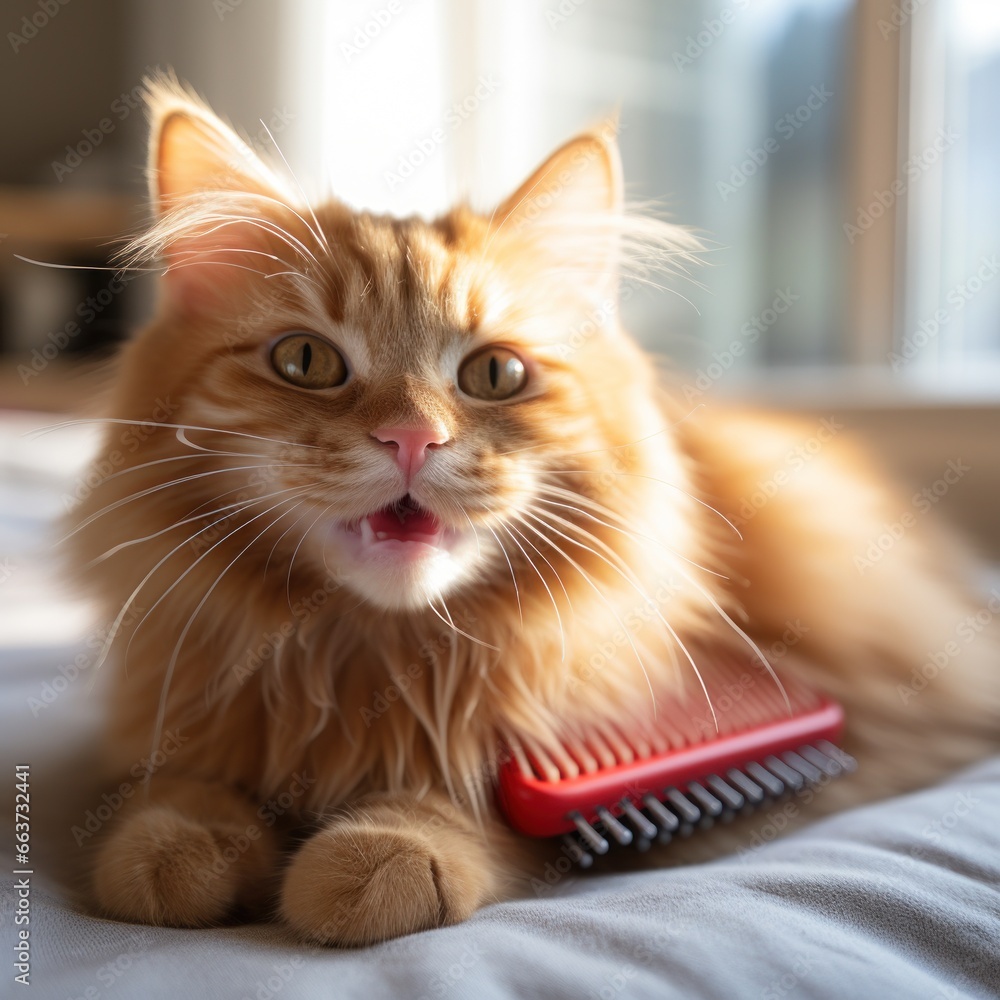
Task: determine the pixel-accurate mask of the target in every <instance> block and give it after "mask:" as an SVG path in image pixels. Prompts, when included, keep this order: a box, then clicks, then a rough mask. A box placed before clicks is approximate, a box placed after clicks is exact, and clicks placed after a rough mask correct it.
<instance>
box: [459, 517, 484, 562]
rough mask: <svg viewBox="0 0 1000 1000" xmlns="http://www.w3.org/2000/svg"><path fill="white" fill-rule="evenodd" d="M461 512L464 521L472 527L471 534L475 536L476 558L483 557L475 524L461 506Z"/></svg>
mask: <svg viewBox="0 0 1000 1000" xmlns="http://www.w3.org/2000/svg"><path fill="white" fill-rule="evenodd" d="M462 514H463V515H464V516H465V519H466V521H468V522H469V527H470V528H472V533H473V535H475V536H476V558H477V559H482V558H483V548H482V546H481V545H480V544H479V532H478V531H476V526H475V525H474V524H473V523H472V518H471V517H469V512H468V511H467V510H465V509H464V508H463V510H462Z"/></svg>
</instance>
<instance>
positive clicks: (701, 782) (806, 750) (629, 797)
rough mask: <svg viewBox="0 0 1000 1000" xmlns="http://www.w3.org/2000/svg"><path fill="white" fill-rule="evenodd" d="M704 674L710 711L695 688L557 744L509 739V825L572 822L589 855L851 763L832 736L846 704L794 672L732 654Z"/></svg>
mask: <svg viewBox="0 0 1000 1000" xmlns="http://www.w3.org/2000/svg"><path fill="white" fill-rule="evenodd" d="M706 686H707V688H708V695H709V697H710V700H711V703H712V705H713V706H714V709H715V711H714V715H713V714H712V712H711V710H710V709H708V703H709V700H708V699H706V697H705V693H704V692H703V691H701V689H700V688H698V689H697V692H694V691H692V692H689V693H686V694H682V695H680V696H678V695H676V694H672V695H671V697H670V699H669V700H666V699H662V698H661V699H659V700H658V705H657V714H656V717H655V718H648V719H647V718H641V719H636V718H630V719H628V720H625V721H624V722H620V723H618V724H616V723H614V722H606V723H602V724H601V725H600V726H597V727H594V728H592V729H589V730H587V731H585V732H584V731H579V732H576V733H570V734H568V735H566V736H564V738H563V743H562V745H561V746H559V747H557V748H555V749H552V748H548V749H546V748H543V747H542V746H541V745H540V744H538V743H536V742H535V741H532V740H529V739H522V740H521V741H520V742H517V741H514V740H511V741H509V749H510V758H509V760H508V761H507V763H505V764H504V766H503V767H502V768H501V770H500V774H499V799H500V805H501V808H502V809H503V811H504V813H505V814H506V816H507V818H508V820H509V822H510V824H511V826H513V827H514V828H515V829H516V830H518V831H520V832H521V833H525V834H528V835H529V836H534V837H552V836H556V835H558V834H567V833H569V834H572V836H571V837H569V838H568V839H567V843H568V845H569V846H570V847H571V853H572V855H573V857H574V858H575V859H576V860H577V861H578V862H580V863H581V864H583V865H584V866H587V865H589V864H590V863H591V862H592V861H593V858H592V856H591V853H590V852H593V853H596V854H604V853H606V852H607V850H608V847H609V839H610V840H611V841H615V842H617V843H619V844H632V845H634V846H636V847H639V848H640V849H645V848H647V847H649V845H650V844H651V843H652V842H653V841H659V842H661V843H662V842H665V841H669V840H670V839H671V838H672V837H673V836H675V835H678V834H679V835H686V834H688V833H690V832H692V830H694V829H695V827H701V828H706V827H708V826H711V825H712V824H713V823H714V822H715V821H716V820H723V821H725V820H728V819H731V818H732V817H733V816H734V815H736V814H737V813H743V812H747V811H750V810H752V809H754V808H757V807H759V806H760V805H761V804H763V803H764V802H767V801H773V800H774V799H776V798H779V797H781V796H782V795H784V794H786V793H787V792H794V791H798V790H799V789H801V788H803V787H805V786H806V785H815V784H820V783H823V782H825V781H827V780H829V779H830V778H834V777H837V776H839V775H841V774H843V773H845V772H848V771H852V770H854V768H855V766H856V765H855V762H854V760H853V758H851V757H850V756H849V755H848V754H846V753H844V751H843V750H841V749H839V748H838V747H837V746H836V745H835V743H834V741H836V740H837V738H838V737H839V735H840V732H841V730H842V729H843V725H844V712H843V709H842V708H841V707H840V705H839V704H837V702H835V701H833V700H832V699H830V698H827V697H825V696H823V695H820V694H819V693H817V692H816V691H814V690H812V689H811V688H809V687H806V686H805V685H803V684H801V683H799V682H796V681H794V680H785V681H784V683H783V687H784V690H783V691H782V689H781V687H779V685H778V684H777V683H776V682H775V681H774V679H773V678H772V677H770V676H769V675H768V674H767V673H765V672H764V671H763V668H762V667H760V666H759V665H757V664H750V663H747V662H745V661H740V660H737V659H735V658H734V659H731V660H722V661H718V662H714V663H713V665H712V671H711V677H710V678H708V677H706ZM786 696H787V700H786Z"/></svg>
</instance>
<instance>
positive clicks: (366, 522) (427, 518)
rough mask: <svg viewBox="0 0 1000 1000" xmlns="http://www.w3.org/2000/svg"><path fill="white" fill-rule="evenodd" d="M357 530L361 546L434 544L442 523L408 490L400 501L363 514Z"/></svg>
mask: <svg viewBox="0 0 1000 1000" xmlns="http://www.w3.org/2000/svg"><path fill="white" fill-rule="evenodd" d="M357 530H358V531H359V532H360V533H361V541H362V544H364V545H380V544H382V543H385V542H402V543H414V542H416V543H418V544H421V545H433V546H434V547H437V546H438V545H439V543H440V542H441V537H442V535H443V530H442V527H441V522H440V521H439V520H438V519H437V518H436V517H435V516H434V515H433V514H432V513H431V512H430V511H429V510H426V509H425V508H423V507H421V506H420V504H419V503H417V501H416V500H414V499H413V497H411V496H410V494H409V493H407V494H406V496H405V497H403V498H402V500H397V501H396V502H395V503H391V504H388V505H387V506H385V507H382V508H381V509H380V510H376V511H374V512H373V513H371V514H369V515H368V516H367V517H363V518H362V519H361V520H360V521H359V522H358V529H357Z"/></svg>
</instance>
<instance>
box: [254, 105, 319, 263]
mask: <svg viewBox="0 0 1000 1000" xmlns="http://www.w3.org/2000/svg"><path fill="white" fill-rule="evenodd" d="M260 123H261V125H262V126H263V127H264V131H265V132H266V133H267V137H268V139H270V140H271V145H272V146H274V150H275V152H276V153H277V154H278V156H280V157H281V162H282V163H284V165H285V169H286V170H287V171H288V175H289V177H291V178H292V180H293V181H294V182H295V186H296V187H297V188H298V189H299V194H300V195H301V197H302V203H303V204H304V205H305V206H306V210H307V211H308V212H309V217H310V218H311V219H312V221H313V225H312V226H310V225H309V223H308V222H306V220H305V219H303V218H302V216H301V215H300V214H299V213H298V212H296V211H295V209H290V210H291V212H292V214H293V215H294V216H295V217H296V218H297V219H298V220H299V222H301V223H302V224H303V225H304V226H305V227H306V229H308V230H309V232H311V233H312V235H313V238H314V239H315V240H316V242H317V243H319V244H321V246H322V247H323V248H324V249H325V250H326V252H327V253H328V254H329V255H330V259H331V260H334V259H335V254H334V252H333V247H331V246H330V241H329V240H328V239H327V237H326V233H324V232H323V227H322V226H321V225H320V224H319V219H317V218H316V212H315V211H314V210H313V207H312V204H311V203H310V201H309V199H308V198H307V197H306V193H305V191H304V190H303V188H302V185H301V184H300V183H299V179H298V177H296V176H295V172H294V171H293V170H292V168H291V166H290V165H289V163H288V160H287V159H286V158H285V154H284V153H283V152H282V150H281V147H280V146H279V145H278V141H277V140H276V139H275V138H274V136H273V135H272V134H271V130H270V128H268V126H267V123H266V122H265V121H264V120H263V119H261V120H260Z"/></svg>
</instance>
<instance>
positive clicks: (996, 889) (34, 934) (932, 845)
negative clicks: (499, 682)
mask: <svg viewBox="0 0 1000 1000" xmlns="http://www.w3.org/2000/svg"><path fill="white" fill-rule="evenodd" d="M4 868H5V869H6V870H7V871H10V865H9V858H7V859H5V864H4ZM5 883H6V884H5V887H4V894H3V909H4V919H3V927H4V945H3V947H4V954H5V961H4V963H3V965H4V969H3V976H4V979H5V982H4V983H3V987H2V990H0V994H2V995H3V996H8V995H9V996H15V995H19V991H20V989H21V988H20V987H18V986H15V985H14V984H13V982H12V980H13V975H14V972H13V970H12V964H11V955H12V952H13V936H14V924H13V912H12V911H13V909H14V907H15V905H16V899H17V896H16V894H15V892H14V889H13V880H12V879H9V878H8V879H6V880H5ZM30 898H31V911H30V919H31V923H30V927H31V939H30V940H31V949H30V950H31V973H30V982H31V986H30V988H29V989H27V990H24V992H23V995H25V996H31V997H38V998H46V1000H48V998H53V1000H68V998H75V997H84V998H86V1000H98V998H103V997H108V998H114V997H118V998H125V997H136V998H160V997H162V998H171V1000H173V998H179V997H206V998H230V997H231V998H242V997H246V998H255V1000H270V998H272V997H280V998H282V1000H287V998H300V997H301V998H306V997H359V998H381V997H428V998H430V997H456V998H457V997H473V998H491V997H497V998H500V997H505V998H506V997H566V998H595V1000H596V998H600V1000H604V998H608V1000H612V998H619V997H620V998H623V1000H624V998H630V997H677V998H682V997H683V998H694V997H699V998H700V997H712V998H715V997H718V998H734V997H740V998H742V997H759V998H761V1000H777V998H793V997H831V998H833V997H837V998H845V997H847V998H866V997H872V998H886V997H901V998H927V1000H954V998H959V997H998V996H1000V759H997V760H993V761H991V762H989V763H986V764H984V765H980V766H978V767H976V768H974V769H972V770H970V771H967V772H965V773H964V774H962V775H959V776H957V777H956V778H954V779H953V780H951V781H949V782H947V783H946V784H944V785H942V786H940V787H937V788H933V789H930V790H927V791H923V792H921V793H919V794H916V795H911V796H908V797H906V798H901V799H895V800H891V801H888V802H885V803H882V804H879V805H876V806H872V807H868V808H864V809H860V810H856V811H854V812H851V813H846V814H843V815H840V816H837V817H835V818H832V819H828V820H825V821H822V822H819V823H817V824H815V825H813V826H812V827H810V828H807V829H805V830H803V831H802V832H800V833H798V834H795V835H792V836H790V837H787V838H785V839H784V840H776V841H774V842H773V843H770V844H767V845H766V846H763V847H761V848H760V849H759V850H757V851H755V852H754V853H752V854H751V855H749V856H746V855H744V856H742V857H741V856H732V857H729V858H726V859H723V860H719V861H716V862H713V863H710V864H703V865H697V866H692V867H689V868H674V869H670V870H663V871H650V872H643V873H637V874H627V875H621V874H620V875H604V876H596V877H591V876H587V875H580V876H577V877H575V878H570V877H567V878H566V879H565V880H564V881H563V882H562V883H561V884H558V885H556V886H554V887H553V888H552V889H551V890H547V891H545V892H544V893H542V894H541V895H540V896H539V898H537V899H533V900H523V901H518V902H511V903H503V904H498V905H493V906H490V907H487V908H486V909H484V910H482V911H481V912H480V913H478V914H477V915H476V916H475V917H474V918H473V919H472V920H470V921H469V922H468V923H465V924H462V925H460V926H457V927H449V928H444V929H441V930H435V931H429V932H426V933H422V934H416V935H413V936H412V937H408V938H404V939H401V940H397V941H390V942H388V943H386V944H382V945H379V946H376V947H373V948H368V949H364V950H358V951H336V950H321V949H313V948H308V947H303V946H302V945H301V944H300V943H298V942H296V941H295V940H293V939H292V938H291V937H290V936H289V935H288V934H287V933H286V932H285V931H284V930H283V929H282V928H280V927H278V926H273V925H254V926H244V927H231V928H225V929H219V930H207V931H182V930H163V929H158V928H148V927H139V926H132V925H127V924H119V923H114V922H111V921H104V920H98V919H94V918H92V917H89V916H84V915H82V914H81V913H79V912H78V911H77V910H76V909H75V908H74V907H73V906H72V905H71V904H70V903H69V902H68V901H67V899H66V897H65V894H63V893H60V891H59V890H57V889H56V888H54V887H52V886H51V885H47V884H46V879H45V877H44V874H38V873H36V874H35V875H34V876H33V880H32V894H31V897H30Z"/></svg>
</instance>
